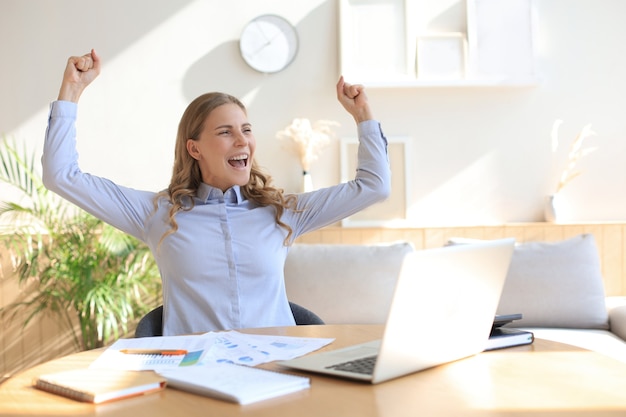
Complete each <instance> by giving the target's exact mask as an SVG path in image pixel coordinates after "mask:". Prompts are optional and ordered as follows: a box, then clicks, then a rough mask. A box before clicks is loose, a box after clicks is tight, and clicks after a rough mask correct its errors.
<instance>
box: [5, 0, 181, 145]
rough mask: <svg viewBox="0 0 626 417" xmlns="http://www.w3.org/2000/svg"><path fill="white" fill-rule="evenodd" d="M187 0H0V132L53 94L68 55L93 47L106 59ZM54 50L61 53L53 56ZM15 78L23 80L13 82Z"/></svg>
mask: <svg viewBox="0 0 626 417" xmlns="http://www.w3.org/2000/svg"><path fill="white" fill-rule="evenodd" d="M192 2H193V0H177V1H169V0H133V1H125V0H108V1H105V2H88V3H85V2H84V1H80V0H62V1H54V2H50V1H48V0H29V1H22V0H3V1H2V4H0V39H2V40H3V41H2V42H0V56H2V60H3V65H2V66H1V67H0V91H2V96H3V99H2V100H0V135H1V134H2V133H6V132H10V131H12V130H14V129H15V128H17V127H18V126H20V125H21V124H22V123H24V122H25V121H26V120H27V119H29V118H30V117H32V116H33V115H34V114H35V113H36V112H37V111H40V110H41V109H42V107H43V106H45V104H46V103H48V102H50V101H51V100H53V99H54V98H56V96H57V93H58V86H59V85H60V82H61V75H62V70H63V68H64V66H65V62H66V61H67V58H68V57H69V56H71V55H76V54H82V53H86V52H88V51H89V50H90V49H91V48H96V49H98V51H99V52H100V53H101V55H102V56H106V57H107V60H113V58H114V57H115V56H116V55H118V54H119V53H121V52H122V51H124V50H125V49H126V48H128V45H129V44H132V43H133V42H135V41H137V40H139V39H141V38H142V37H143V36H144V35H145V34H146V33H148V32H149V31H151V30H152V29H154V28H155V27H157V26H159V25H160V24H161V23H162V22H164V21H165V20H167V19H168V18H169V17H171V16H172V15H173V14H175V13H176V12H178V11H179V10H181V9H183V8H185V7H186V6H187V5H188V4H190V3H192ZM59 51H65V52H64V53H62V56H59ZM16 80H29V82H28V83H21V82H20V83H16Z"/></svg>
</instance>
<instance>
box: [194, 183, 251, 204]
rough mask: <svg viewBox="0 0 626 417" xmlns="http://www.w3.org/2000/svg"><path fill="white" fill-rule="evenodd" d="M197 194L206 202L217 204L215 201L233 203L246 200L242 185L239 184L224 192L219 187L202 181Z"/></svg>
mask: <svg viewBox="0 0 626 417" xmlns="http://www.w3.org/2000/svg"><path fill="white" fill-rule="evenodd" d="M197 196H198V198H199V199H200V201H202V202H203V203H205V204H211V203H213V204H215V203H221V202H225V203H231V204H240V203H241V202H243V201H244V198H243V196H242V194H241V187H240V186H238V185H234V186H232V187H231V188H229V189H228V190H226V192H222V190H220V189H219V188H215V187H212V186H210V185H208V184H205V183H201V184H200V186H199V187H198V192H197Z"/></svg>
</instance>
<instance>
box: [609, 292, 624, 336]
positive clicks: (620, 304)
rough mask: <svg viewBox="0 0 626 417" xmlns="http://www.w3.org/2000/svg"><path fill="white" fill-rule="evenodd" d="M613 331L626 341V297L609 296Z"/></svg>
mask: <svg viewBox="0 0 626 417" xmlns="http://www.w3.org/2000/svg"><path fill="white" fill-rule="evenodd" d="M606 306H607V308H608V310H609V325H610V329H611V333H613V334H615V335H616V336H619V337H621V338H622V339H624V340H625V341H626V297H607V299H606Z"/></svg>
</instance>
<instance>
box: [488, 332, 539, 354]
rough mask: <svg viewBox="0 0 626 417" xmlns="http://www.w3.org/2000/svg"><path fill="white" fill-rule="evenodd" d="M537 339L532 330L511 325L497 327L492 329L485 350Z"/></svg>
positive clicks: (525, 343) (528, 342)
mask: <svg viewBox="0 0 626 417" xmlns="http://www.w3.org/2000/svg"><path fill="white" fill-rule="evenodd" d="M533 340H535V335H534V334H533V333H532V332H529V331H526V330H520V329H513V328H510V327H496V328H494V329H492V330H491V334H490V335H489V340H487V347H486V348H485V350H493V349H502V348H505V347H512V346H520V345H528V344H531V343H532V342H533Z"/></svg>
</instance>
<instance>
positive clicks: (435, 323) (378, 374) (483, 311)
mask: <svg viewBox="0 0 626 417" xmlns="http://www.w3.org/2000/svg"><path fill="white" fill-rule="evenodd" d="M514 243H515V239H512V238H511V239H499V240H491V241H480V242H475V243H468V244H460V245H452V246H446V247H442V248H437V249H427V250H420V251H415V252H411V253H409V254H407V255H406V257H405V258H404V260H403V263H402V267H401V268H400V275H399V277H398V280H397V281H396V286H395V290H394V295H393V299H392V302H391V305H390V308H389V313H388V316H387V320H386V323H385V330H384V333H383V338H382V339H381V340H375V341H371V342H368V343H362V344H358V345H353V346H350V347H346V348H342V349H337V350H333V351H325V352H320V353H313V354H310V355H306V356H302V357H299V358H295V359H291V360H287V361H281V362H279V364H280V365H283V366H286V367H289V368H293V369H298V370H304V371H309V372H317V373H323V374H329V375H334V376H339V377H343V378H350V379H355V380H360V381H366V382H370V383H372V384H376V383H379V382H383V381H387V380H390V379H393V378H397V377H400V376H404V375H407V374H411V373H414V372H418V371H421V370H424V369H427V368H431V367H434V366H437V365H441V364H444V363H449V362H452V361H455V360H458V359H462V358H465V357H469V356H472V355H475V354H477V353H479V352H482V351H483V350H484V349H485V347H486V345H487V339H488V338H489V333H490V332H491V327H492V325H493V321H494V317H495V313H496V308H497V307H498V303H499V301H500V294H501V292H502V288H503V286H504V280H505V278H506V274H507V271H508V268H509V263H510V261H511V256H512V254H513V247H514ZM346 296H350V295H349V294H346ZM368 367H369V368H370V369H369V370H368V369H367V368H368ZM364 368H366V369H364Z"/></svg>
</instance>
